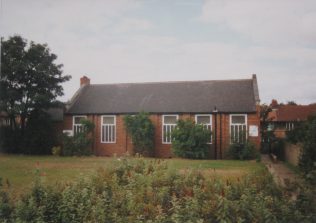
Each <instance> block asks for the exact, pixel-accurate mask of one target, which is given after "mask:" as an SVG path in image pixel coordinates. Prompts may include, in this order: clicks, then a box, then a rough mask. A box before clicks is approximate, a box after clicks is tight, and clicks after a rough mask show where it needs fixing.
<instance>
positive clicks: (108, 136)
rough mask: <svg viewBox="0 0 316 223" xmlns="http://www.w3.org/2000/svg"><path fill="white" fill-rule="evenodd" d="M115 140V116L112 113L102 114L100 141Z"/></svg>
mask: <svg viewBox="0 0 316 223" xmlns="http://www.w3.org/2000/svg"><path fill="white" fill-rule="evenodd" d="M115 142H116V118H115V116H114V115H107V116H102V120H101V143H115Z"/></svg>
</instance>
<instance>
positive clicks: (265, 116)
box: [260, 104, 272, 141]
mask: <svg viewBox="0 0 316 223" xmlns="http://www.w3.org/2000/svg"><path fill="white" fill-rule="evenodd" d="M271 111H272V108H271V106H269V105H266V104H262V105H260V122H261V125H260V128H261V129H260V132H261V138H262V140H263V141H267V140H268V136H269V134H268V125H269V121H271V120H272V119H271V118H269V113H270V112H271Z"/></svg>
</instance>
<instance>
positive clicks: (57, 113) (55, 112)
mask: <svg viewBox="0 0 316 223" xmlns="http://www.w3.org/2000/svg"><path fill="white" fill-rule="evenodd" d="M46 113H47V114H48V115H49V116H50V118H51V119H52V121H55V122H58V121H63V120H64V109H63V108H49V109H47V110H46Z"/></svg>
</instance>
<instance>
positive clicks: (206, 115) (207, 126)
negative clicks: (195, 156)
mask: <svg viewBox="0 0 316 223" xmlns="http://www.w3.org/2000/svg"><path fill="white" fill-rule="evenodd" d="M198 116H204V117H210V123H208V124H201V125H203V126H206V128H207V129H209V130H210V131H211V132H212V130H213V120H212V119H213V116H212V114H196V115H195V123H196V124H198V123H197V118H198ZM210 137H211V140H210V142H208V143H207V144H212V143H213V136H212V133H211V135H210Z"/></svg>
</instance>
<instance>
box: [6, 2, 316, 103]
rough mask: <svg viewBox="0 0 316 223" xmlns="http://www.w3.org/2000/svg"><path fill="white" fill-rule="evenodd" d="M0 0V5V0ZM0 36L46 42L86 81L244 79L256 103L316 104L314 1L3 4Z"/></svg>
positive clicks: (67, 87) (70, 90) (69, 86)
mask: <svg viewBox="0 0 316 223" xmlns="http://www.w3.org/2000/svg"><path fill="white" fill-rule="evenodd" d="M0 1H1V0H0ZM0 27H1V29H0V31H1V36H4V37H5V39H7V38H8V37H9V36H12V35H14V34H19V35H21V36H22V37H24V38H25V39H27V40H33V41H35V42H37V43H47V44H48V46H49V47H50V49H51V51H52V52H53V53H55V54H57V56H58V61H57V62H58V63H62V64H64V68H63V70H64V74H69V75H71V76H72V79H71V80H70V81H69V82H67V83H65V84H64V91H65V96H64V97H62V98H61V99H62V100H63V101H66V100H68V99H70V98H71V96H72V95H73V94H74V92H75V91H76V90H77V89H78V87H79V79H80V77H81V76H83V75H87V76H88V77H90V78H91V82H92V83H122V82H148V81H184V80H213V79H243V78H251V75H252V74H253V73H255V74H257V78H258V84H259V93H260V98H261V100H262V102H265V103H269V102H270V101H271V99H272V98H276V99H278V100H279V101H281V102H287V101H290V100H294V101H296V102H298V103H301V104H308V103H312V102H316V1H315V0H264V1H263V0H230V1H228V0H206V1H202V0H201V1H200V0H146V1H145V0H144V1H139V0H138V1H129V0H107V1H101V0H100V1H93V0H85V1H83V0H76V1H75V0H73V1H71V0H68V1H67V0H54V1H52V0H20V1H17V0H2V9H1V23H0Z"/></svg>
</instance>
